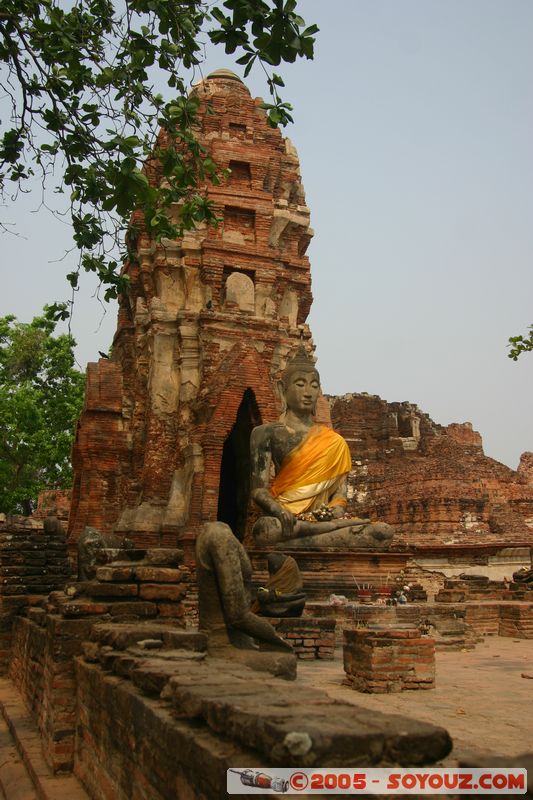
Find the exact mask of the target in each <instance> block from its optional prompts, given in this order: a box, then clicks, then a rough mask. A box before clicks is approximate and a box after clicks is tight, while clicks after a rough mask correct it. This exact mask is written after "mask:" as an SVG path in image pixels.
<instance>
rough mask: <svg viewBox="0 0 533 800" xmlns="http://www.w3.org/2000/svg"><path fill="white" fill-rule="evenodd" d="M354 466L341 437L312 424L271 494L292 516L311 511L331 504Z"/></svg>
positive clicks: (293, 452) (286, 460)
mask: <svg viewBox="0 0 533 800" xmlns="http://www.w3.org/2000/svg"><path fill="white" fill-rule="evenodd" d="M351 465H352V460H351V456H350V451H349V449H348V445H347V444H346V442H345V441H344V439H343V438H342V436H339V434H338V433H335V431H333V430H332V429H331V428H326V427H324V426H323V425H313V427H312V428H311V429H310V430H309V433H308V434H307V436H306V437H305V439H304V440H303V441H302V442H300V444H299V445H298V446H297V447H295V448H294V450H291V452H290V453H289V454H288V455H287V456H286V457H285V459H284V460H283V463H282V465H281V469H280V471H279V472H278V474H277V475H276V477H275V479H274V481H273V483H272V486H271V487H270V492H271V494H272V497H273V498H274V499H275V500H277V502H278V503H279V504H280V505H282V506H283V508H286V509H287V510H288V511H291V512H292V513H293V514H302V513H305V512H306V511H312V510H314V509H316V508H320V506H321V505H322V504H324V503H328V502H329V498H330V497H332V496H333V494H334V493H335V490H336V489H337V487H338V486H339V485H340V483H341V482H342V480H343V478H344V476H345V475H346V474H347V473H348V472H349V471H350V469H351Z"/></svg>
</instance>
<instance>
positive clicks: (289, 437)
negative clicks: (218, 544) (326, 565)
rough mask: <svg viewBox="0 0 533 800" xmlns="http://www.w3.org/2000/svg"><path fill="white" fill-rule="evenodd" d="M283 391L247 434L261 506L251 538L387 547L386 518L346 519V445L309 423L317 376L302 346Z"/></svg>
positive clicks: (279, 546)
mask: <svg viewBox="0 0 533 800" xmlns="http://www.w3.org/2000/svg"><path fill="white" fill-rule="evenodd" d="M282 390H283V394H284V399H285V403H286V411H285V412H284V414H283V415H282V416H281V417H280V419H279V421H278V422H272V423H267V424H266V425H259V426H257V427H256V428H254V430H253V431H252V435H251V438H250V449H251V463H252V498H253V500H254V501H255V503H256V504H257V505H258V506H259V508H260V509H261V510H262V511H263V512H264V513H263V516H261V517H260V518H259V519H258V520H257V522H256V523H255V525H254V528H253V537H254V542H255V543H256V544H257V545H258V546H259V547H268V548H269V549H271V550H272V549H273V550H283V549H284V548H287V547H289V549H290V550H294V549H317V548H318V549H321V548H325V547H335V548H343V549H345V548H349V549H352V548H359V547H370V548H372V549H383V548H386V547H387V546H388V545H389V544H390V542H391V539H392V533H393V531H392V528H391V527H390V525H387V524H385V523H371V522H370V520H368V519H360V518H357V517H356V518H346V505H347V498H346V493H347V485H346V476H347V474H348V472H349V471H350V469H351V456H350V451H349V449H348V445H347V444H346V442H345V440H344V439H343V438H342V436H340V435H339V434H338V433H335V431H333V430H332V429H331V428H328V427H326V426H325V425H319V424H316V423H315V422H314V414H315V407H316V403H317V400H318V396H319V394H320V378H319V375H318V372H317V370H316V368H315V365H314V362H313V361H312V360H311V358H310V357H309V356H308V355H307V353H306V351H305V349H304V348H303V346H300V348H299V350H298V351H297V353H296V355H295V356H294V358H293V359H292V360H290V361H289V363H288V364H287V368H286V369H285V372H284V373H283V376H282ZM272 467H273V468H274V472H275V478H274V480H273V481H272V483H271V469H272ZM289 543H290V545H289Z"/></svg>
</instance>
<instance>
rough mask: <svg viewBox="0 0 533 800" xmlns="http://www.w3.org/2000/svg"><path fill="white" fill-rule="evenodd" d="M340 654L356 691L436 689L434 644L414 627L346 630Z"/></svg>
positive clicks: (347, 675)
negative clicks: (341, 653)
mask: <svg viewBox="0 0 533 800" xmlns="http://www.w3.org/2000/svg"><path fill="white" fill-rule="evenodd" d="M343 655H344V671H345V672H346V677H347V680H348V682H349V683H350V684H351V685H352V688H353V689H356V690H357V691H359V692H382V693H384V692H403V691H404V690H405V689H434V688H435V642H434V641H433V639H430V638H429V637H427V636H421V635H420V632H419V631H418V630H417V629H416V628H404V629H402V628H392V629H391V628H386V629H376V630H372V629H364V630H363V629H356V630H345V631H344V647H343Z"/></svg>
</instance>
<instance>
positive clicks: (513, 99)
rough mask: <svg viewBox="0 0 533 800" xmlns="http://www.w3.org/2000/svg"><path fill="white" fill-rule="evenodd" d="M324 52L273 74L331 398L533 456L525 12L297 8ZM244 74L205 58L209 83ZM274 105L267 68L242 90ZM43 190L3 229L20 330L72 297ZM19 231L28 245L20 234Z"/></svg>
mask: <svg viewBox="0 0 533 800" xmlns="http://www.w3.org/2000/svg"><path fill="white" fill-rule="evenodd" d="M300 6H301V13H302V14H303V16H304V17H305V19H306V22H307V23H308V24H311V22H316V23H317V24H318V25H319V27H320V29H321V31H320V33H319V34H318V37H317V47H316V57H315V60H314V61H313V62H309V61H305V62H301V63H298V64H294V65H287V66H284V67H282V68H279V69H277V70H276V71H278V72H281V74H282V75H283V76H284V77H285V82H286V86H287V88H286V89H285V91H284V95H285V98H286V99H288V100H290V101H291V102H292V103H293V105H294V107H295V110H294V117H295V124H294V125H293V126H291V127H290V129H287V130H286V131H285V133H286V135H288V136H289V137H290V138H291V139H292V141H293V142H294V144H295V145H296V147H297V149H298V152H299V154H300V161H301V170H302V177H303V181H304V185H305V189H306V195H307V202H308V205H309V206H310V208H311V219H312V225H313V227H314V229H315V231H316V235H315V239H314V241H313V243H312V245H311V247H310V248H309V251H308V254H309V256H310V259H311V265H312V276H313V294H314V304H313V309H312V312H311V316H310V319H309V322H310V324H311V329H312V331H313V335H314V340H315V343H316V345H317V355H318V366H319V369H320V372H321V376H322V384H323V388H324V391H326V392H328V393H330V394H341V393H345V392H369V393H371V394H378V395H380V396H381V397H382V398H383V399H385V400H388V401H395V400H399V401H402V400H410V401H411V402H414V403H417V404H418V405H419V406H420V407H421V409H422V410H423V411H425V412H427V413H429V414H430V416H431V417H432V418H433V419H434V420H435V421H436V422H438V423H441V424H444V425H445V424H448V423H449V422H463V421H465V420H469V421H471V422H472V424H473V426H474V428H475V429H477V430H479V431H480V433H481V434H482V436H483V440H484V447H485V452H486V453H487V455H489V456H492V457H494V458H497V459H498V460H500V461H502V462H504V463H506V464H508V465H509V466H512V467H516V466H517V463H518V459H519V456H520V453H521V452H523V451H524V450H533V414H532V413H531V406H532V399H531V398H532V389H533V353H532V354H525V355H523V356H522V357H521V359H520V360H519V361H518V362H517V363H514V362H512V361H510V360H509V359H508V358H507V356H506V352H507V350H506V342H507V338H508V337H509V336H510V335H513V334H517V333H523V332H525V330H526V328H527V326H528V324H529V323H531V322H533V271H532V269H531V266H532V264H531V262H532V257H533V83H532V76H533V47H532V46H531V43H532V41H533V3H532V2H531V0H387V2H385V1H384V0H329V2H324V0H322V1H320V0H305V2H302V0H301V2H300ZM219 67H229V68H231V69H234V70H235V71H236V72H239V71H240V68H238V67H235V66H234V64H233V62H232V61H231V59H230V58H229V57H227V56H225V55H224V53H223V52H218V50H214V51H210V53H209V58H208V62H207V64H206V66H205V73H207V72H209V71H211V70H214V69H217V68H219ZM247 83H248V86H249V87H250V89H251V91H252V94H253V95H262V96H266V86H265V84H264V81H263V79H262V76H261V74H260V72H257V73H256V74H255V75H251V76H249V78H248V79H247ZM38 206H39V198H38V197H37V196H36V195H33V196H31V197H25V198H22V201H19V202H17V204H16V205H13V206H12V207H10V208H8V209H4V210H3V213H2V216H3V219H5V220H7V221H12V222H17V230H18V232H19V233H20V234H21V236H20V237H18V238H15V237H13V236H6V235H4V236H3V238H2V277H3V282H2V286H3V287H4V291H3V292H2V295H1V297H0V314H6V313H14V314H16V315H17V316H18V317H19V318H20V319H24V320H29V319H31V317H32V316H33V315H34V314H36V313H38V312H39V311H40V309H41V308H42V306H43V304H44V303H45V302H49V301H51V300H53V299H57V298H66V297H67V295H68V292H67V290H66V287H65V283H64V280H63V275H64V274H65V273H66V272H67V271H68V269H69V268H71V267H72V265H73V264H74V263H75V256H74V255H72V256H69V257H67V258H66V259H65V260H64V261H63V262H61V263H51V262H53V261H54V260H57V259H59V258H60V257H61V256H62V255H63V252H64V251H65V249H66V248H68V247H69V246H70V244H69V236H70V234H69V228H68V226H67V225H65V224H61V223H58V222H56V221H55V220H54V219H53V218H52V217H51V216H50V215H49V214H48V213H47V212H46V211H44V210H41V211H40V212H39V213H34V212H36V209H37V208H38ZM23 237H25V238H23ZM92 292H93V289H92V287H91V285H90V280H89V279H88V278H87V279H85V280H84V283H83V293H80V294H79V295H78V297H77V301H76V309H75V316H74V323H73V330H74V335H75V337H76V339H77V340H78V342H79V346H78V351H77V352H78V358H79V361H80V363H81V364H82V365H83V366H85V363H86V362H87V361H88V360H94V359H96V358H97V357H98V350H107V349H108V347H109V344H110V342H111V338H112V334H113V331H114V327H115V316H116V315H115V309H114V308H113V307H108V310H107V314H105V315H104V317H103V319H102V310H101V307H100V306H99V304H98V302H97V300H95V299H92V298H91V294H92Z"/></svg>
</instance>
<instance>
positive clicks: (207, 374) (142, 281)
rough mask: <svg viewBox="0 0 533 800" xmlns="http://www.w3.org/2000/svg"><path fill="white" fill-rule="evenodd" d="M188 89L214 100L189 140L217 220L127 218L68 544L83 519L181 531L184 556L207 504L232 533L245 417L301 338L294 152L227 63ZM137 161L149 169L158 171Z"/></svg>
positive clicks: (265, 399) (92, 382) (299, 192)
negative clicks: (180, 222) (213, 174)
mask: <svg viewBox="0 0 533 800" xmlns="http://www.w3.org/2000/svg"><path fill="white" fill-rule="evenodd" d="M195 92H196V94H197V96H198V97H199V98H200V100H201V104H202V108H203V109H205V108H206V107H207V105H209V107H210V111H211V112H212V113H210V114H201V115H200V116H201V120H202V127H201V130H199V131H198V138H199V141H200V143H201V144H202V145H203V146H204V147H205V148H206V150H207V153H208V154H209V155H210V156H211V157H213V158H214V160H215V161H216V162H217V164H218V165H219V166H220V167H221V168H228V169H229V170H231V173H230V177H229V180H228V181H227V182H224V183H222V184H221V185H220V186H209V187H208V193H209V198H210V200H211V201H212V202H213V203H214V204H215V207H216V210H217V213H218V215H219V217H220V219H221V224H220V226H219V227H218V228H207V227H206V226H202V225H199V226H198V228H197V229H196V230H195V231H190V232H188V233H186V234H185V236H184V238H183V239H182V240H180V241H175V242H170V241H163V242H161V243H156V242H154V241H152V240H151V239H150V234H149V231H147V230H146V228H145V226H144V223H143V220H142V218H141V217H140V216H139V215H136V216H135V220H134V221H135V223H136V225H137V230H138V233H137V254H136V258H135V260H134V261H132V262H131V263H129V264H127V265H126V267H125V272H126V274H127V275H128V277H129V279H130V288H129V290H128V293H127V295H124V296H123V297H121V298H120V311H119V318H118V327H117V332H116V335H115V338H114V343H113V351H112V356H111V360H101V361H99V362H98V364H90V365H89V367H88V387H87V394H86V402H85V410H84V412H83V414H82V416H81V418H80V421H79V425H78V432H77V437H76V443H75V446H74V451H73V465H74V475H75V477H74V488H73V492H72V512H71V515H70V526H69V535H70V540H71V541H72V542H75V541H76V540H77V538H78V536H79V534H80V533H81V531H82V530H83V528H84V527H85V526H86V525H93V526H94V527H97V528H99V529H100V530H103V531H110V530H111V529H112V528H115V529H116V530H120V531H124V532H125V533H127V535H128V536H129V537H130V538H133V539H134V541H135V542H136V544H138V545H139V546H148V545H150V546H159V545H161V546H173V545H174V544H175V541H176V535H180V536H181V537H182V540H183V545H184V547H185V549H186V553H187V555H188V556H190V555H192V545H193V541H194V537H195V535H196V531H197V529H198V525H199V524H200V523H202V522H204V521H207V520H214V519H217V518H218V519H222V520H223V521H226V522H229V523H230V524H231V525H232V527H233V529H234V530H235V532H236V534H237V535H238V536H239V537H240V538H243V536H244V532H245V527H246V520H247V514H248V508H247V494H248V480H249V478H248V473H249V468H248V464H249V462H248V458H249V457H248V440H249V434H250V431H251V429H252V427H253V426H254V425H256V424H258V423H260V422H266V421H270V420H273V419H275V418H276V417H277V416H278V415H279V413H280V410H281V401H280V396H279V394H278V392H277V389H276V381H277V379H278V378H279V376H280V374H281V371H282V370H283V368H284V366H285V363H286V359H287V355H288V353H289V352H290V351H292V350H294V348H295V347H296V346H297V345H298V344H299V343H300V341H301V340H303V341H304V342H307V343H308V347H310V348H312V344H311V342H310V332H309V328H308V327H307V325H306V322H305V321H306V318H307V315H308V313H309V309H310V305H311V299H312V298H311V289H310V284H311V278H310V271H309V260H308V258H307V256H306V255H305V252H306V249H307V245H308V243H309V241H310V238H311V236H312V233H313V232H312V230H311V229H310V227H309V209H308V208H307V206H306V205H305V196H304V191H303V187H302V183H301V180H300V174H299V165H298V157H297V154H296V151H295V149H294V147H293V146H292V144H291V143H290V141H289V140H288V139H285V138H283V136H282V135H281V133H280V131H279V130H277V129H272V128H270V127H269V126H268V125H267V122H266V116H265V112H264V111H263V110H262V109H261V108H260V107H259V105H260V101H259V100H254V99H252V97H251V96H250V93H249V91H248V89H247V88H246V87H245V85H244V84H243V83H242V82H241V81H240V80H239V79H238V78H237V76H235V75H233V74H232V73H228V72H227V71H224V70H222V71H219V72H218V73H214V74H213V75H210V76H208V78H207V79H206V80H204V81H203V82H202V83H201V84H200V85H199V86H198V87H196V89H195ZM163 143H164V142H163ZM149 175H150V177H151V179H152V180H157V169H155V170H154V169H152V170H149ZM175 213H176V214H177V213H178V209H176V210H175ZM324 409H325V412H326V416H327V404H323V411H324Z"/></svg>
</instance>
